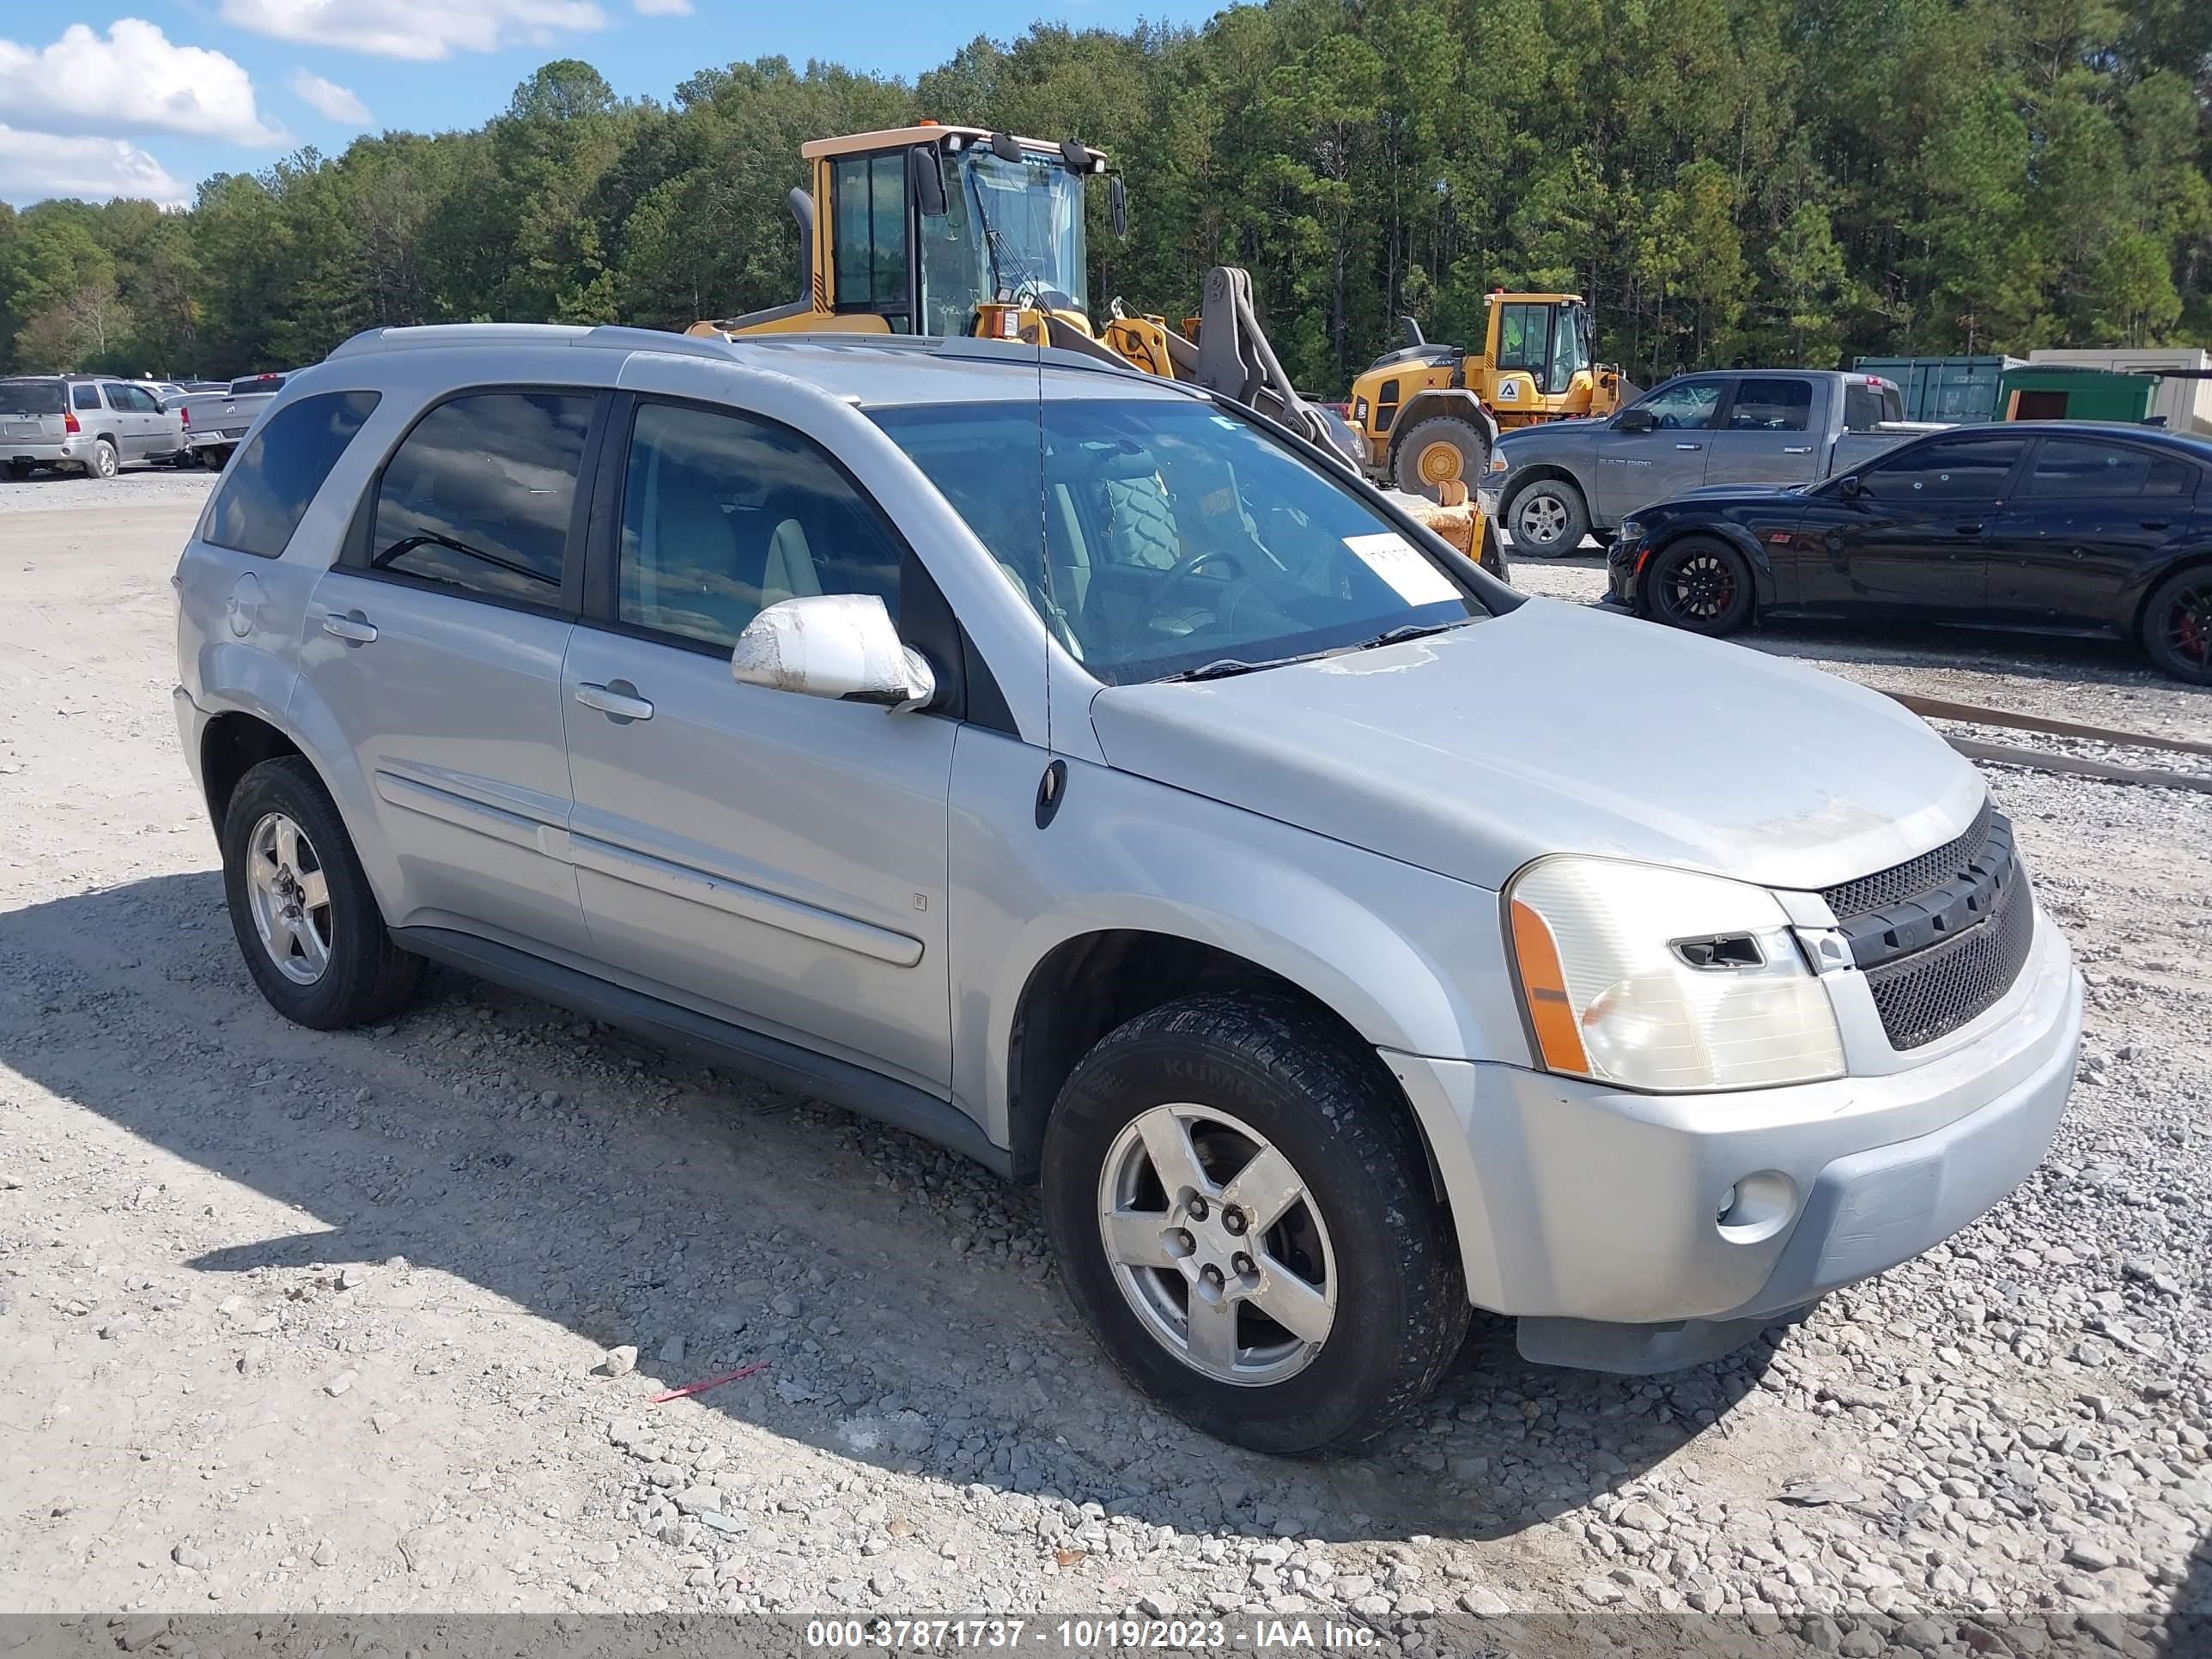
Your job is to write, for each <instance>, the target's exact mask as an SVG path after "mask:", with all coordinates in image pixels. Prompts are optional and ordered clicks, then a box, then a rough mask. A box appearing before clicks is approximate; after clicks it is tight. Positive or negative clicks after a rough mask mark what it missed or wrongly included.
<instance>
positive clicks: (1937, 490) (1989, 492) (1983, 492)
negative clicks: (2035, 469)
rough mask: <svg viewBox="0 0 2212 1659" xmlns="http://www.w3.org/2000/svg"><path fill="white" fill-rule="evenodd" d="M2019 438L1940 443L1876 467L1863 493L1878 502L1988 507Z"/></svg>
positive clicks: (2017, 453) (2022, 443)
mask: <svg viewBox="0 0 2212 1659" xmlns="http://www.w3.org/2000/svg"><path fill="white" fill-rule="evenodd" d="M2026 444H2027V439H2025V438H1982V439H1942V440H1939V441H1936V442H1935V443H1931V444H1923V445H1920V446H1919V447H1917V448H1914V449H1911V450H1909V451H1907V452H1906V453H1904V454H1902V455H1899V456H1898V457H1896V458H1895V459H1891V460H1888V461H1886V462H1882V463H1881V464H1879V465H1876V466H1875V469H1874V470H1873V471H1871V472H1869V473H1868V474H1867V475H1866V483H1867V488H1868V489H1869V490H1871V491H1872V492H1873V493H1874V494H1875V495H1877V496H1880V497H1881V499H1883V500H1884V501H1913V500H1927V501H1953V500H1959V501H1965V500H1976V501H1994V500H1996V497H1997V494H1998V492H1999V491H2001V490H2002V489H2003V488H2004V481H2005V476H2006V474H2008V473H2009V472H2010V471H2012V468H2013V463H2014V462H2015V461H2017V460H2018V459H2020V452H2021V448H2022V447H2024V446H2025V445H2026Z"/></svg>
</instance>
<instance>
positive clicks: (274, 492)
mask: <svg viewBox="0 0 2212 1659" xmlns="http://www.w3.org/2000/svg"><path fill="white" fill-rule="evenodd" d="M376 404H377V394H376V393H375V392H324V393H323V394H322V395H321V396H319V397H314V398H301V399H300V401H299V402H297V403H295V404H290V405H289V406H288V407H286V408H283V409H280V410H277V411H276V413H275V414H274V415H272V416H270V417H269V419H268V421H267V422H265V423H264V425H263V427H262V428H261V430H260V431H258V432H257V433H255V434H254V435H253V439H252V442H250V443H248V444H247V445H246V447H244V448H243V449H241V450H240V451H239V452H238V454H237V456H236V457H235V458H234V459H233V460H232V461H231V464H230V466H229V469H228V471H226V472H225V473H224V474H223V479H222V489H220V490H218V491H217V492H216V498H215V505H214V506H213V507H210V509H209V510H208V521H207V531H206V533H205V539H206V540H208V541H211V542H213V543H214V544H216V546H218V547H234V548H236V549H237V550H239V551H240V552H241V553H258V554H259V555H260V556H262V557H263V558H264V559H273V558H276V557H277V556H279V555H280V554H282V553H283V551H284V548H285V545H286V544H288V543H289V542H290V540H291V539H292V532H293V531H295V529H297V528H298V527H299V524H300V520H301V515H302V514H304V513H306V512H307V503H308V502H310V501H313V500H314V499H315V492H316V491H317V490H319V489H321V488H322V487H323V480H324V479H325V478H327V477H330V476H331V468H332V467H334V466H336V465H337V464H338V457H339V456H341V455H343V454H344V453H345V448H346V446H347V445H348V444H349V443H351V442H352V441H353V435H354V434H355V433H356V432H358V431H360V430H361V426H362V422H363V421H366V420H367V419H368V412H369V410H373V409H374V408H375V407H376Z"/></svg>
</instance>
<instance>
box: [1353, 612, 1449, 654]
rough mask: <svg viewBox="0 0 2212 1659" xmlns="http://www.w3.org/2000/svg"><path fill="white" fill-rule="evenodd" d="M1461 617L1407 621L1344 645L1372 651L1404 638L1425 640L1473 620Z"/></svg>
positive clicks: (1356, 649) (1399, 641)
mask: <svg viewBox="0 0 2212 1659" xmlns="http://www.w3.org/2000/svg"><path fill="white" fill-rule="evenodd" d="M1473 620H1474V618H1472V617H1461V618H1460V619H1459V620H1458V621H1457V622H1448V623H1406V624H1404V625H1403V626H1402V627H1399V628H1386V629H1383V631H1382V632H1381V633H1380V634H1377V635H1376V636H1375V637H1374V638H1373V639H1371V640H1362V641H1360V642H1359V643H1358V644H1357V645H1350V646H1346V647H1345V649H1346V650H1347V651H1372V650H1373V649H1374V648H1375V647H1376V646H1378V645H1397V644H1399V643H1401V641H1406V640H1425V639H1426V638H1428V636H1429V635H1431V634H1445V633H1449V632H1450V631H1451V630H1452V629H1455V628H1464V627H1466V626H1467V625H1468V623H1469V622H1471V621H1473Z"/></svg>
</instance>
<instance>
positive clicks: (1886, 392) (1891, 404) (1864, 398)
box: [1844, 386, 1905, 432]
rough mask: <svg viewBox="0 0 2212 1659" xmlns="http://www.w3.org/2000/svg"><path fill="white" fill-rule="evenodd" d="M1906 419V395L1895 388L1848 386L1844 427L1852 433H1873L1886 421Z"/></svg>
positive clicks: (1845, 395) (1845, 390)
mask: <svg viewBox="0 0 2212 1659" xmlns="http://www.w3.org/2000/svg"><path fill="white" fill-rule="evenodd" d="M1904 418H1905V394H1904V393H1903V392H1899V390H1898V389H1897V388H1896V387H1895V386H1845V387H1844V427H1845V428H1847V429H1848V430H1850V431H1852V432H1871V431H1873V430H1874V429H1875V428H1876V427H1878V426H1880V425H1881V423H1882V422H1884V421H1901V420H1903V419H1904Z"/></svg>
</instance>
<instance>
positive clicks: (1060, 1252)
mask: <svg viewBox="0 0 2212 1659" xmlns="http://www.w3.org/2000/svg"><path fill="white" fill-rule="evenodd" d="M1043 1189H1044V1218H1045V1225H1046V1229H1047V1231H1048V1233H1049V1234H1050V1236H1051V1238H1052V1243H1053V1249H1054V1254H1055V1255H1056V1256H1057V1257H1058V1259H1059V1261H1060V1271H1061V1273H1062V1275H1063V1276H1064V1277H1065V1279H1066V1282H1067V1285H1068V1288H1069V1291H1070V1293H1071V1295H1072V1296H1073V1298H1074V1300H1075V1302H1076V1304H1077V1305H1078V1306H1079V1308H1080V1309H1081V1310H1082V1311H1083V1313H1084V1316H1085V1317H1086V1318H1087V1319H1088V1320H1089V1322H1090V1323H1091V1327H1092V1328H1093V1329H1094V1330H1095V1331H1097V1334H1098V1335H1099V1337H1100V1339H1101V1340H1102V1341H1103V1343H1104V1344H1105V1346H1106V1348H1107V1351H1108V1352H1109V1353H1110V1354H1111V1355H1112V1356H1113V1358H1114V1359H1115V1363H1116V1364H1119V1365H1120V1366H1121V1369H1122V1370H1123V1371H1124V1372H1125V1373H1127V1376H1129V1378H1130V1379H1131V1381H1133V1383H1136V1384H1137V1386H1138V1387H1139V1388H1140V1389H1144V1390H1145V1392H1146V1393H1147V1394H1149V1395H1152V1397H1153V1398H1154V1399H1155V1400H1157V1401H1159V1402H1160V1403H1161V1404H1162V1405H1164V1406H1165V1407H1167V1408H1168V1409H1169V1410H1170V1411H1173V1412H1175V1413H1176V1414H1177V1415H1178V1416H1181V1417H1182V1418H1183V1419H1186V1420H1187V1421H1188V1422H1190V1423H1191V1424H1193V1425H1194V1426H1196V1427H1198V1428H1200V1429H1202V1430H1204V1431H1206V1433H1208V1434H1211V1435H1214V1436H1216V1437H1218V1438H1220V1439H1223V1440H1229V1441H1233V1442H1235V1443H1237V1444H1239V1445H1244V1446H1249V1447H1251V1448H1252V1449H1255V1450H1257V1451H1264V1452H1272V1453H1291V1452H1310V1451H1318V1450H1322V1449H1334V1448H1341V1447H1350V1446H1357V1445H1359V1444H1361V1443H1364V1442H1367V1441H1370V1440H1372V1439H1374V1438H1375V1437H1376V1436H1378V1435H1380V1434H1381V1433H1383V1431H1385V1430H1386V1429H1388V1428H1389V1427H1390V1426H1391V1425H1392V1424H1394V1423H1395V1422H1397V1421H1398V1420H1399V1419H1401V1418H1402V1417H1404V1416H1405V1415H1406V1414H1407V1413H1408V1412H1410V1411H1411V1410H1413V1408H1414V1407H1417V1406H1418V1405H1419V1403H1420V1402H1421V1401H1422V1400H1423V1399H1424V1398H1425V1397H1426V1396H1427V1395H1428V1394H1429V1393H1430V1391H1431V1389H1434V1387H1435V1386H1436V1383H1437V1378H1438V1377H1440V1376H1442V1375H1443V1370H1444V1367H1445V1366H1446V1365H1447V1364H1449V1362H1450V1360H1451V1358H1452V1356H1453V1355H1454V1354H1455V1352H1457V1350H1458V1348H1459V1346H1460V1343H1461V1341H1462V1340H1463V1339H1464V1337H1465V1336H1466V1334H1467V1327H1468V1317H1469V1311H1470V1310H1469V1309H1468V1300H1467V1287H1466V1284H1465V1281H1464V1279H1462V1275H1461V1271H1460V1264H1459V1255H1458V1249H1457V1244H1456V1242H1455V1238H1454V1237H1453V1232H1452V1228H1451V1225H1450V1221H1449V1217H1448V1216H1447V1215H1446V1213H1445V1212H1444V1209H1443V1206H1442V1205H1441V1204H1440V1203H1439V1202H1438V1201H1437V1199H1436V1197H1435V1196H1434V1194H1433V1193H1432V1192H1431V1187H1430V1181H1429V1172H1428V1164H1427V1160H1426V1158H1425V1154H1424V1152H1423V1151H1422V1148H1421V1146H1420V1142H1419V1134H1418V1133H1417V1131H1416V1130H1415V1128H1414V1127H1413V1122H1412V1121H1411V1120H1410V1119H1409V1117H1408V1116H1407V1111H1406V1108H1405V1104H1404V1102H1403V1100H1402V1099H1401V1098H1399V1097H1397V1091H1396V1089H1395V1085H1392V1083H1391V1081H1390V1079H1389V1077H1388V1076H1387V1075H1386V1074H1384V1073H1383V1072H1382V1070H1381V1068H1380V1066H1379V1063H1378V1062H1377V1060H1376V1057H1375V1056H1374V1055H1373V1054H1371V1053H1368V1052H1364V1051H1363V1050H1361V1049H1359V1048H1358V1047H1357V1046H1356V1045H1355V1044H1353V1043H1352V1042H1351V1041H1349V1040H1348V1039H1347V1038H1346V1037H1345V1036H1343V1035H1341V1034H1340V1031H1339V1030H1337V1029H1336V1028H1335V1027H1334V1025H1333V1024H1330V1023H1328V1021H1326V1020H1324V1019H1323V1018H1321V1017H1320V1016H1318V1015H1316V1014H1315V1013H1313V1012H1310V1011H1309V1010H1307V1009H1305V1008H1304V1007H1302V1006H1299V1005H1298V1004H1297V1003H1295V1002H1292V1001H1290V1000H1286V999H1278V998H1273V997H1248V996H1230V995H1211V994H1209V995H1200V996H1192V997H1188V998H1184V999H1182V1000H1178V1001H1175V1002H1170V1003H1167V1004H1164V1005H1163V1006H1160V1007H1158V1008H1155V1009H1152V1011H1151V1012H1147V1013H1144V1014H1140V1015H1139V1016H1138V1017H1137V1018H1134V1019H1133V1020H1131V1021H1129V1022H1128V1024H1126V1025H1123V1026H1121V1028H1119V1029H1118V1030H1115V1031H1113V1032H1110V1033H1109V1035H1108V1036H1105V1037H1104V1038H1103V1039H1102V1040H1101V1041H1100V1042H1099V1043H1098V1045H1097V1047H1096V1048H1093V1049H1091V1052H1090V1053H1089V1054H1086V1055H1085V1057H1084V1059H1083V1060H1082V1061H1081V1062H1080V1063H1079V1065H1078V1066H1076V1068H1075V1071H1074V1073H1073V1075H1072V1076H1071V1077H1070V1078H1069V1079H1068V1080H1067V1085H1066V1087H1065V1088H1064V1089H1063V1090H1062V1091H1060V1100H1059V1102H1058V1103H1057V1104H1056V1105H1055V1106H1054V1109H1053V1115H1052V1120H1051V1123H1050V1125H1049V1127H1048V1130H1047V1134H1046V1141H1045V1147H1044V1170H1043Z"/></svg>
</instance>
